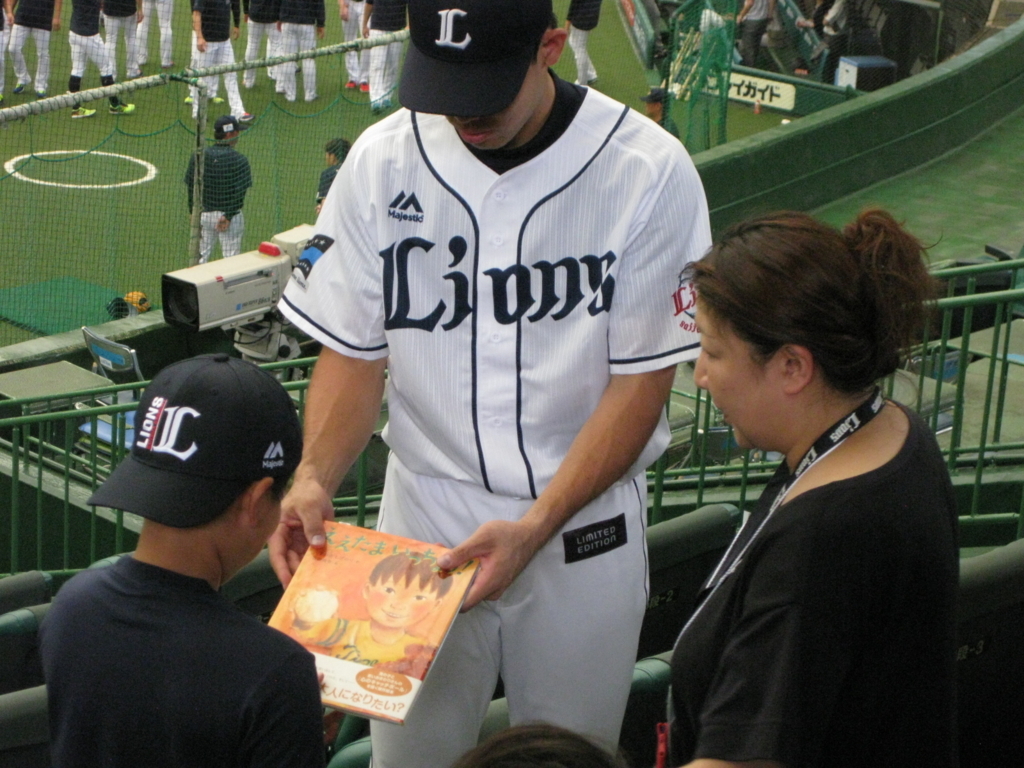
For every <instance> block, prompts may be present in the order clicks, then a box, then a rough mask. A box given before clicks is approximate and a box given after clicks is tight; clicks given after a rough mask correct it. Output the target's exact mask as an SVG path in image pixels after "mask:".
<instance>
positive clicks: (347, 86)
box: [345, 80, 359, 91]
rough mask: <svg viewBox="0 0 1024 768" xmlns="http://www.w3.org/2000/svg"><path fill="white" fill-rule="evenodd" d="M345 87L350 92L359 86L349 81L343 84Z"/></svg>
mask: <svg viewBox="0 0 1024 768" xmlns="http://www.w3.org/2000/svg"><path fill="white" fill-rule="evenodd" d="M345 87H346V88H348V89H349V90H350V91H351V90H355V89H356V88H358V87H359V85H358V84H357V83H356V81H355V80H349V81H348V82H347V83H345Z"/></svg>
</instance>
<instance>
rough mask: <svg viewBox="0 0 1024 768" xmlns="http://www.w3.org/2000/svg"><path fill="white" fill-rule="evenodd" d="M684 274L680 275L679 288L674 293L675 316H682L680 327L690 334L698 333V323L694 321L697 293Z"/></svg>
mask: <svg viewBox="0 0 1024 768" xmlns="http://www.w3.org/2000/svg"><path fill="white" fill-rule="evenodd" d="M684 274H685V273H684V272H680V273H679V287H677V288H676V289H675V291H673V292H672V305H673V307H674V309H675V311H674V312H673V314H674V315H675V316H676V317H679V316H680V315H682V317H681V318H680V320H679V327H680V328H682V329H683V330H684V331H689V332H690V333H696V332H697V322H696V321H695V320H694V315H695V314H696V307H697V291H696V289H695V288H694V287H693V283H692V282H690V280H689V279H687V278H686V277H684Z"/></svg>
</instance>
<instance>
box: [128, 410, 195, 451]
mask: <svg viewBox="0 0 1024 768" xmlns="http://www.w3.org/2000/svg"><path fill="white" fill-rule="evenodd" d="M186 416H191V417H193V418H196V419H198V418H199V411H197V410H196V409H195V408H188V407H186V406H174V407H173V408H162V409H161V411H160V413H159V416H158V417H157V427H156V429H154V430H153V432H152V433H151V434H150V435H149V439H148V440H144V441H139V442H140V446H141V447H142V448H148V449H149V450H151V451H153V452H154V453H169V454H171V456H175V457H176V458H179V459H181V460H182V461H188V458H189V457H190V456H191V455H192V454H193V453H195V452H196V451H198V450H199V448H198V446H196V444H195V442H194V441H193V443H192V445H190V446H189V447H188V448H186V449H185V450H183V451H178V450H175V448H174V445H175V443H177V442H178V431H179V430H180V429H181V425H182V422H184V421H185V417H186ZM161 427H162V428H161ZM157 429H159V430H160V431H159V435H157ZM143 437H145V435H144V436H143Z"/></svg>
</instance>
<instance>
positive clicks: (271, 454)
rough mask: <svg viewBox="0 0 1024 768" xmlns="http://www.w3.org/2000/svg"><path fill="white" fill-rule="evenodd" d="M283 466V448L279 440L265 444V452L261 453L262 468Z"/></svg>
mask: <svg viewBox="0 0 1024 768" xmlns="http://www.w3.org/2000/svg"><path fill="white" fill-rule="evenodd" d="M283 466H284V448H283V447H282V446H281V443H280V442H276V443H271V444H270V445H268V446H267V452H266V453H264V454H263V468H264V469H276V468H277V467H283Z"/></svg>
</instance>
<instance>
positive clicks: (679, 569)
mask: <svg viewBox="0 0 1024 768" xmlns="http://www.w3.org/2000/svg"><path fill="white" fill-rule="evenodd" d="M741 517H742V515H741V513H740V511H739V510H738V509H737V508H736V507H734V506H732V505H731V504H710V505H708V506H704V507H701V508H699V509H695V510H694V511H693V512H690V513H688V514H685V515H680V516H679V517H675V518H672V519H671V520H666V521H665V522H663V523H658V524H656V525H652V526H651V527H650V528H648V529H647V550H648V558H649V562H650V574H651V576H650V581H651V590H650V596H649V599H648V601H647V613H646V614H645V615H644V623H643V627H642V628H641V630H640V645H639V648H638V649H637V658H640V659H643V658H646V657H648V656H653V655H654V654H656V653H661V652H662V651H667V650H669V649H671V648H672V646H673V645H674V644H675V641H676V637H677V636H678V635H679V632H680V631H681V630H682V628H683V624H685V623H686V620H687V619H688V618H689V617H690V614H691V613H692V612H693V607H694V601H695V600H696V598H697V591H698V590H699V589H700V587H701V585H702V584H703V583H704V580H705V579H706V578H707V577H708V574H710V573H711V569H712V568H714V567H715V564H716V563H717V562H718V560H719V559H720V558H721V557H722V554H723V553H724V552H725V549H726V547H728V546H729V542H730V541H732V538H733V536H734V535H735V534H736V529H737V528H738V527H739V524H740V520H741Z"/></svg>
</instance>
